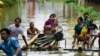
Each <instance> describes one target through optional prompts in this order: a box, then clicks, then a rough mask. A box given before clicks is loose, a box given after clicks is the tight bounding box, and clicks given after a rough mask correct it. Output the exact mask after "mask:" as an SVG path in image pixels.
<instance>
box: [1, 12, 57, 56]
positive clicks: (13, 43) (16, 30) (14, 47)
mask: <svg viewBox="0 0 100 56" xmlns="http://www.w3.org/2000/svg"><path fill="white" fill-rule="evenodd" d="M14 22H15V23H14V24H11V25H10V26H9V27H7V28H2V29H1V30H0V35H1V39H2V40H3V42H1V43H0V49H1V50H3V51H4V52H5V53H6V55H7V56H22V51H21V47H20V44H19V40H18V35H19V34H20V35H21V36H22V38H23V40H24V42H25V44H26V47H28V43H27V41H26V38H25V35H24V31H23V28H22V27H21V25H20V24H21V22H22V21H21V18H19V17H17V18H15V21H14ZM29 26H30V27H29V28H28V29H27V35H28V36H29V37H30V39H31V38H32V37H34V36H35V35H36V34H38V33H39V34H40V31H39V30H38V29H37V28H35V27H34V22H30V25H29ZM56 26H58V21H57V19H56V14H51V15H50V17H49V19H48V20H47V21H46V22H45V24H44V30H43V34H40V35H39V36H41V38H39V39H38V40H39V41H36V42H35V43H33V44H34V45H38V46H39V45H40V44H42V43H44V42H47V41H50V40H53V39H55V37H58V36H59V34H55V33H56V31H57V29H56Z"/></svg>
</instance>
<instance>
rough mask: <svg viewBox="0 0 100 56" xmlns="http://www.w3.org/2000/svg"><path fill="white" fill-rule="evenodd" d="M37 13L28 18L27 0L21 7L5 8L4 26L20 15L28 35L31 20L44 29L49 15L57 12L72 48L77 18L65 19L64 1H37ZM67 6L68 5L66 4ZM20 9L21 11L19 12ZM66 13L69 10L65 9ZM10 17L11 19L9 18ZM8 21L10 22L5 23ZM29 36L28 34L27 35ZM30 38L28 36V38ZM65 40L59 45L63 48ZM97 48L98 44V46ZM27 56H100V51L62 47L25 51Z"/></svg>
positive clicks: (69, 46)
mask: <svg viewBox="0 0 100 56" xmlns="http://www.w3.org/2000/svg"><path fill="white" fill-rule="evenodd" d="M35 4H36V5H35V14H34V18H28V15H27V14H28V8H29V7H28V5H27V2H26V3H25V4H21V7H20V8H19V7H18V5H15V6H14V7H12V8H7V9H5V8H4V11H3V21H2V26H8V25H9V24H11V23H12V22H13V19H14V18H15V17H17V16H20V17H21V18H22V27H23V28H24V31H25V32H24V34H25V35H26V30H27V28H28V26H29V22H31V21H33V22H34V23H35V26H36V27H37V28H38V29H39V30H40V31H42V30H43V24H44V22H45V21H46V20H47V19H48V17H49V15H50V14H51V13H56V14H57V19H58V21H59V25H61V26H62V28H63V29H64V31H63V33H64V38H65V39H66V40H67V43H66V44H67V48H71V46H72V40H73V37H72V36H73V34H74V31H73V29H74V25H75V24H76V19H70V20H69V19H64V18H63V3H52V2H47V1H45V2H39V1H38V2H36V3H35ZM66 8H67V5H66ZM18 11H20V12H19V13H18ZM65 13H66V15H68V14H67V10H66V11H65ZM8 19H9V20H8ZM5 22H8V23H5ZM26 36H27V35H26ZM27 39H28V38H27ZM96 43H97V42H96ZM20 45H21V47H22V46H23V45H24V42H23V41H22V40H20ZM64 45H65V42H64V40H62V41H60V44H59V46H60V47H62V48H65V46H64ZM96 48H97V46H96ZM23 53H24V54H23V55H25V56H33V55H34V56H40V55H41V56H100V52H82V53H77V52H69V51H63V50H62V49H61V50H59V51H30V50H27V51H24V52H23Z"/></svg>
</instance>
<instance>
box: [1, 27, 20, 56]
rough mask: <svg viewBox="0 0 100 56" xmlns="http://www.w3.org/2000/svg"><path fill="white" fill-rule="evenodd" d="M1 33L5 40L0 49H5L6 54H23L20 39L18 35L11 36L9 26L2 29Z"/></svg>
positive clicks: (7, 55)
mask: <svg viewBox="0 0 100 56" xmlns="http://www.w3.org/2000/svg"><path fill="white" fill-rule="evenodd" d="M0 34H1V39H2V40H3V42H2V43H0V50H3V51H4V52H5V53H6V56H22V52H21V48H20V45H19V41H18V40H17V39H16V37H11V36H10V31H9V30H8V29H7V28H4V29H1V30H0ZM0 56H1V55H0Z"/></svg>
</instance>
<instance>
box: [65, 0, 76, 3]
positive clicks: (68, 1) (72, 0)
mask: <svg viewBox="0 0 100 56" xmlns="http://www.w3.org/2000/svg"><path fill="white" fill-rule="evenodd" d="M74 2H75V0H66V3H74Z"/></svg>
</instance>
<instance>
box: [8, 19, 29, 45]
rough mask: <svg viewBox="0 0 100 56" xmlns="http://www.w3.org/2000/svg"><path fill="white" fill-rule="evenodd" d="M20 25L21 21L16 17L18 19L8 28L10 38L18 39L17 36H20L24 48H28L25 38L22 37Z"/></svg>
mask: <svg viewBox="0 0 100 56" xmlns="http://www.w3.org/2000/svg"><path fill="white" fill-rule="evenodd" d="M20 23H21V19H20V18H19V17H18V18H15V24H12V25H10V26H9V27H8V29H9V30H10V31H11V34H10V36H11V37H15V38H16V39H18V35H19V34H21V35H22V38H23V40H24V42H25V44H26V46H28V44H27V42H26V39H25V36H24V31H23V29H22V27H21V26H20Z"/></svg>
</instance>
